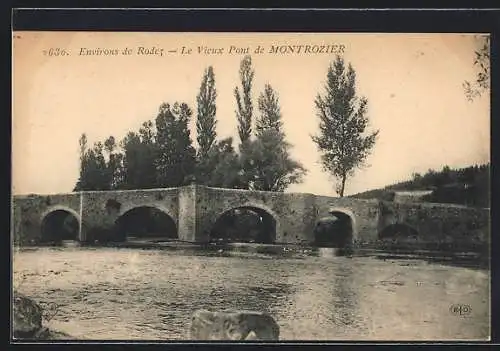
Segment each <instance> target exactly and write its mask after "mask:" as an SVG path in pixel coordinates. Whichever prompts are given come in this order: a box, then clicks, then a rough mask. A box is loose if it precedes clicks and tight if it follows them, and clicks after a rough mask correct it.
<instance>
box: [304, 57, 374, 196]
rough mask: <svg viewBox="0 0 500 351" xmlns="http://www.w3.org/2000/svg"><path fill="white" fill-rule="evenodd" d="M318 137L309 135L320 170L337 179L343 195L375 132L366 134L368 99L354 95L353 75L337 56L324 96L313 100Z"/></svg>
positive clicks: (361, 162) (363, 158) (362, 163)
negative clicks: (320, 165)
mask: <svg viewBox="0 0 500 351" xmlns="http://www.w3.org/2000/svg"><path fill="white" fill-rule="evenodd" d="M315 106H316V113H317V116H318V118H319V120H320V123H319V129H320V133H319V135H316V136H312V140H313V142H314V143H316V146H317V147H318V150H319V151H320V153H321V161H322V165H323V169H324V170H325V171H327V172H329V173H330V174H331V175H332V176H334V177H335V178H336V179H337V186H336V191H337V193H338V194H339V196H340V197H343V196H344V191H345V187H346V182H347V179H348V178H349V177H352V176H353V175H354V172H355V170H356V169H357V168H360V167H362V166H363V165H365V161H366V158H367V157H368V155H369V154H370V152H371V150H372V148H373V146H374V145H375V142H376V139H377V136H378V130H377V131H374V132H371V133H366V129H367V127H368V117H367V116H366V113H367V107H368V100H367V99H366V98H365V97H358V96H356V72H355V71H354V69H353V67H352V65H351V64H349V65H347V67H346V65H345V63H344V59H343V58H342V57H340V56H337V58H336V59H335V61H334V62H332V63H331V64H330V66H329V68H328V73H327V82H326V87H325V92H324V94H323V95H321V94H318V95H317V97H316V100H315Z"/></svg>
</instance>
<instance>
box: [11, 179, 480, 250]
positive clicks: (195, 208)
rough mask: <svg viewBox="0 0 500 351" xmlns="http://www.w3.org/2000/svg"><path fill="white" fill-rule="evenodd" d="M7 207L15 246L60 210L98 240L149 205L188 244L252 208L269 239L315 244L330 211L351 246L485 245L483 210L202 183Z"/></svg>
mask: <svg viewBox="0 0 500 351" xmlns="http://www.w3.org/2000/svg"><path fill="white" fill-rule="evenodd" d="M12 208H13V216H12V224H13V225H12V230H13V234H14V242H15V243H29V242H31V243H33V242H36V243H38V242H42V241H44V240H47V238H46V236H47V235H49V234H50V233H49V234H46V233H47V232H50V231H51V230H54V229H53V226H54V223H56V222H57V220H56V218H57V215H58V214H59V215H61V214H64V215H66V218H72V219H73V226H74V228H73V229H74V233H75V234H74V236H75V238H74V239H78V240H80V241H82V242H86V241H94V240H99V239H101V238H100V236H104V235H106V234H103V233H106V230H108V229H109V230H111V229H112V228H115V227H116V226H117V223H119V222H120V220H122V219H123V218H126V217H127V216H130V215H131V214H132V213H134V211H137V210H139V209H141V208H154V209H157V210H159V212H160V213H163V215H164V216H165V217H166V218H168V219H169V222H170V224H171V229H170V231H171V233H170V236H171V237H173V238H174V239H176V240H179V241H185V242H208V241H210V240H211V237H212V236H213V229H214V226H215V225H216V223H217V221H218V220H219V219H220V218H222V217H223V215H224V214H225V213H228V212H230V211H234V210H235V209H251V210H253V211H254V212H255V213H257V214H258V216H260V220H261V221H263V222H266V223H267V224H268V226H267V227H268V228H269V232H270V236H269V240H268V242H270V243H283V244H286V243H290V244H299V243H302V244H312V243H314V242H315V241H317V233H316V232H317V230H315V228H317V225H318V223H320V222H321V221H322V219H323V218H325V217H328V216H331V215H333V216H335V217H336V218H337V219H341V220H343V221H345V222H346V223H347V224H348V227H349V229H350V233H349V235H350V237H349V240H350V242H351V243H353V244H354V245H363V244H369V243H373V242H376V241H378V240H379V239H381V238H382V237H384V235H387V233H390V232H393V233H395V232H398V231H401V230H402V229H406V230H407V232H408V233H410V234H411V235H410V236H409V238H410V239H411V240H417V241H419V242H441V243H442V242H446V243H452V244H453V243H458V244H460V243H466V244H471V243H472V244H474V243H482V244H484V243H486V242H489V210H487V209H473V208H467V207H464V206H456V205H447V204H432V203H398V202H382V201H378V200H361V199H355V198H349V197H344V198H337V197H327V196H318V195H313V194H306V193H276V192H261V191H248V190H234V189H220V188H210V187H206V186H200V185H190V186H186V187H180V188H168V189H151V190H122V191H84V192H75V193H68V194H56V195H26V196H14V198H13V206H12ZM59 217H60V216H59ZM63 217H64V216H63ZM61 218H62V217H61ZM135 221H136V222H137V217H136V220H135ZM50 223H52V227H50ZM129 223H130V222H129ZM56 224H57V223H56ZM61 225H62V224H61ZM144 225H146V224H144ZM125 226H127V225H125ZM384 233H385V234H384ZM332 235H333V234H332Z"/></svg>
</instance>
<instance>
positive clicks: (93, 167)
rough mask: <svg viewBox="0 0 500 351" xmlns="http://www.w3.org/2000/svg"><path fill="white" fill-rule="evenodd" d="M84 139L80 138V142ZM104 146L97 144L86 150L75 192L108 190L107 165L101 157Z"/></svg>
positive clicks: (109, 185) (109, 184)
mask: <svg viewBox="0 0 500 351" xmlns="http://www.w3.org/2000/svg"><path fill="white" fill-rule="evenodd" d="M83 139H85V140H86V138H80V141H82V140H83ZM103 149H104V145H103V144H102V143H101V142H97V143H95V144H94V145H93V147H92V148H91V149H89V150H87V151H86V152H85V153H84V155H83V157H82V161H81V170H80V178H79V179H78V182H77V184H76V186H75V189H74V190H75V191H82V190H109V189H110V188H111V183H110V181H109V176H108V165H107V164H106V160H105V158H104V155H103Z"/></svg>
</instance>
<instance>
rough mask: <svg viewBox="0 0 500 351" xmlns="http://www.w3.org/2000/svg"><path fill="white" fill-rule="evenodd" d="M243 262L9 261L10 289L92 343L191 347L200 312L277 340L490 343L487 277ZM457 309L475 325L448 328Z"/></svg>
mask: <svg viewBox="0 0 500 351" xmlns="http://www.w3.org/2000/svg"><path fill="white" fill-rule="evenodd" d="M245 254H246V255H244V257H243V255H239V256H238V257H234V255H233V256H232V255H225V256H223V255H218V256H207V255H204V254H203V252H197V253H196V254H189V253H188V252H187V251H185V252H182V251H181V250H178V251H155V250H149V251H142V250H133V249H111V248H109V249H108V248H103V249H95V248H92V249H87V248H79V249H78V248H71V249H56V250H53V249H46V248H44V249H40V250H36V251H20V252H16V253H15V257H14V285H15V286H16V284H19V285H20V288H19V289H20V290H21V291H22V292H24V293H26V294H28V295H30V296H33V297H34V298H36V299H38V300H40V301H43V302H44V303H56V304H57V305H59V311H58V313H57V315H56V316H55V317H54V318H53V320H51V321H50V325H53V326H54V327H55V328H57V329H59V330H61V331H64V332H66V333H69V334H70V335H74V336H75V337H85V338H91V339H171V340H178V339H186V338H187V337H188V335H189V321H190V317H191V315H192V313H193V312H194V310H196V309H200V308H205V309H234V308H237V309H250V310H262V311H268V312H269V313H271V314H272V315H273V316H274V317H275V319H276V320H277V322H278V324H279V325H280V327H281V338H282V339H283V340H286V339H295V340H297V339H301V340H304V339H309V340H314V339H322V340H335V339H354V340H367V339H372V340H382V339H389V340H393V339H399V340H402V339H406V340H411V339H413V340H415V339H425V340H436V339H437V340H442V339H457V338H459V339H485V338H487V336H488V334H489V304H488V296H489V272H487V271H482V270H472V269H467V268H459V267H452V266H444V265H442V264H440V265H438V264H429V263H425V262H424V261H418V260H393V262H391V261H389V260H386V261H384V260H379V259H374V258H371V257H353V258H345V257H302V258H301V259H296V258H286V257H280V258H274V256H273V258H272V259H262V258H261V257H260V256H256V257H251V255H248V253H245ZM259 255H260V254H259ZM240 256H241V257H240ZM268 258H269V257H268ZM50 271H52V272H50ZM55 272H62V274H55ZM456 303H468V304H470V305H471V306H472V310H473V313H472V314H471V315H470V316H468V318H467V319H465V318H457V317H456V316H450V313H449V306H450V305H451V304H456Z"/></svg>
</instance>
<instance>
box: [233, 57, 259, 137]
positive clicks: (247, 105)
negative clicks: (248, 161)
mask: <svg viewBox="0 0 500 351" xmlns="http://www.w3.org/2000/svg"><path fill="white" fill-rule="evenodd" d="M239 73H240V81H241V92H240V89H239V88H238V87H236V88H234V96H235V98H236V105H237V107H238V110H237V111H236V118H237V119H238V135H239V137H240V141H241V144H245V143H246V142H247V141H248V140H249V139H250V137H251V135H252V114H253V104H252V83H253V78H254V74H255V72H254V70H253V69H252V58H251V56H249V55H247V56H245V57H244V58H243V60H242V61H241V63H240V71H239Z"/></svg>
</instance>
